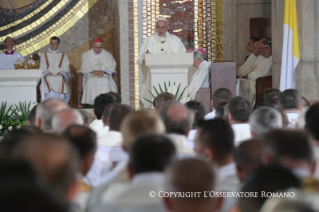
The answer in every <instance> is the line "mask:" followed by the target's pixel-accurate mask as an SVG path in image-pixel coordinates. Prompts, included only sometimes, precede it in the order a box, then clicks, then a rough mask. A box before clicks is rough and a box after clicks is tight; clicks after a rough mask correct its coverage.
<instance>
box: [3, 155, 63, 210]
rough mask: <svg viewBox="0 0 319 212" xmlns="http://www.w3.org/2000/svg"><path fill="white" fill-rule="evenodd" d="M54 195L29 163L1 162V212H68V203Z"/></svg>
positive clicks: (17, 161)
mask: <svg viewBox="0 0 319 212" xmlns="http://www.w3.org/2000/svg"><path fill="white" fill-rule="evenodd" d="M54 195H55V194H54V193H52V191H51V190H50V189H48V188H47V187H46V186H45V184H44V183H43V182H42V181H41V178H40V177H39V176H38V174H37V173H36V171H35V170H34V169H33V168H32V166H31V165H30V164H29V163H28V162H27V161H24V160H12V159H5V160H4V159H1V160H0V198H1V201H0V208H1V211H27V212H42V211H48V212H57V211H61V212H64V211H65V212H66V211H68V210H67V203H66V201H63V200H61V199H58V198H57V197H56V196H54Z"/></svg>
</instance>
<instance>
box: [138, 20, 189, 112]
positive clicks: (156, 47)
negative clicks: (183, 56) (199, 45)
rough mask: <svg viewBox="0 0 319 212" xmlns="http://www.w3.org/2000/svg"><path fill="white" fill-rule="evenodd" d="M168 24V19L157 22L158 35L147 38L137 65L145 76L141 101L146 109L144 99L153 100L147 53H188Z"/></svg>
mask: <svg viewBox="0 0 319 212" xmlns="http://www.w3.org/2000/svg"><path fill="white" fill-rule="evenodd" d="M167 29H168V23H167V19H166V18H159V19H158V20H157V22H156V33H154V34H152V35H151V36H149V37H147V38H146V39H145V40H144V42H143V44H142V46H141V48H140V51H139V54H138V58H137V63H138V64H139V66H140V70H141V71H142V74H143V80H142V85H141V101H142V102H143V104H144V107H148V106H149V103H147V102H146V101H145V100H144V99H143V97H144V98H146V99H149V100H151V95H150V94H149V92H148V90H151V88H150V84H149V82H150V74H148V72H149V69H148V68H147V67H146V66H145V61H144V58H145V53H177V52H186V48H185V46H184V44H183V43H182V41H181V40H180V38H179V37H177V36H175V35H173V34H169V33H168V32H167Z"/></svg>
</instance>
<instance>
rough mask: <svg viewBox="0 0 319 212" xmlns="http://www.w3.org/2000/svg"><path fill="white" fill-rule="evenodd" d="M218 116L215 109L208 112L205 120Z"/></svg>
mask: <svg viewBox="0 0 319 212" xmlns="http://www.w3.org/2000/svg"><path fill="white" fill-rule="evenodd" d="M215 116H216V110H213V111H212V112H210V113H207V114H206V116H205V117H204V119H205V120H210V119H214V118H215Z"/></svg>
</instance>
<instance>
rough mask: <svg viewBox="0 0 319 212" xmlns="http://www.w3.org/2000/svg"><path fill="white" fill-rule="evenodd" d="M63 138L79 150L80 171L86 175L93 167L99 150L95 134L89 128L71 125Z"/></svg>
mask: <svg viewBox="0 0 319 212" xmlns="http://www.w3.org/2000/svg"><path fill="white" fill-rule="evenodd" d="M63 136H65V137H66V138H67V140H68V141H70V142H71V144H72V145H73V146H74V147H75V148H76V149H77V151H78V153H79V156H80V160H81V161H80V163H81V167H80V169H81V170H80V171H81V172H82V174H83V175H85V174H86V173H87V172H88V171H89V169H90V167H91V164H92V162H93V160H94V154H95V152H96V148H97V138H96V134H95V132H94V131H93V130H91V129H90V128H88V127H84V126H79V125H71V126H69V127H68V128H67V129H66V130H65V132H64V133H63Z"/></svg>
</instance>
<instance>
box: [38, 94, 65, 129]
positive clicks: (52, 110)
mask: <svg viewBox="0 0 319 212" xmlns="http://www.w3.org/2000/svg"><path fill="white" fill-rule="evenodd" d="M67 108H69V106H68V105H67V104H66V103H65V102H64V101H63V100H62V99H55V98H51V99H47V100H44V101H43V102H41V103H39V104H38V106H37V109H36V120H35V126H36V127H39V128H40V129H42V130H50V129H51V128H52V125H51V124H52V118H53V116H54V115H55V114H57V113H59V112H60V111H62V110H64V109H67Z"/></svg>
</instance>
